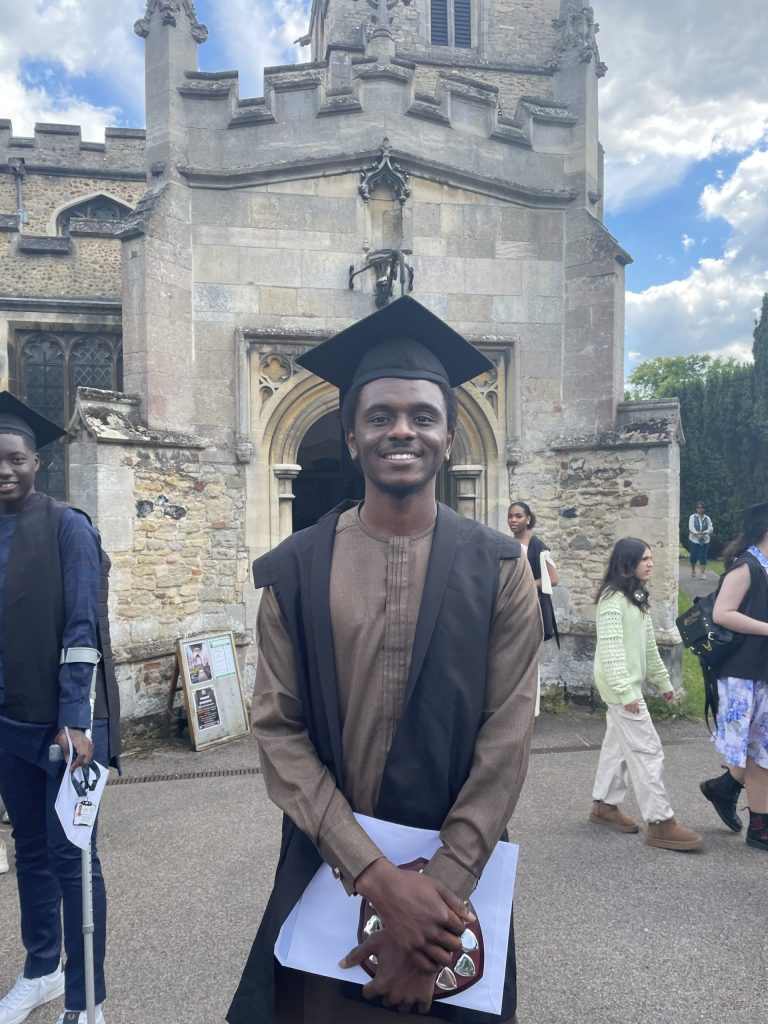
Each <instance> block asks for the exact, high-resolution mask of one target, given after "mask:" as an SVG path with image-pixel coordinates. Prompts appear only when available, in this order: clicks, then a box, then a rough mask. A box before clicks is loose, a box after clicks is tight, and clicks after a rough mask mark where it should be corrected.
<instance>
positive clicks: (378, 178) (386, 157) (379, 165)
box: [358, 0, 411, 206]
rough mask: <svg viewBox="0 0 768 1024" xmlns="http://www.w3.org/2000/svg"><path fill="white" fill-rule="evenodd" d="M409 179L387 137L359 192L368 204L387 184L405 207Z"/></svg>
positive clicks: (366, 171)
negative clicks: (379, 187) (393, 154)
mask: <svg viewBox="0 0 768 1024" xmlns="http://www.w3.org/2000/svg"><path fill="white" fill-rule="evenodd" d="M369 2H370V0H369ZM409 178H410V174H408V172H407V171H404V170H403V168H402V167H401V166H400V164H398V163H396V162H395V161H394V160H393V159H392V146H391V145H390V143H389V139H388V138H387V137H386V136H385V137H384V139H383V140H382V143H381V152H380V155H379V159H378V160H377V161H376V163H374V164H372V166H371V167H369V168H368V169H367V170H363V171H360V185H359V186H358V192H359V193H360V195H361V196H362V197H363V199H364V200H365V202H366V203H367V202H368V200H369V199H370V198H371V193H372V192H373V191H374V190H375V189H376V188H378V186H379V185H382V184H385V185H388V186H389V187H390V188H391V189H392V191H393V192H394V194H395V197H396V198H397V201H398V202H399V203H400V205H401V206H405V204H406V202H407V201H408V199H409V198H410V195H411V190H410V188H408V179H409Z"/></svg>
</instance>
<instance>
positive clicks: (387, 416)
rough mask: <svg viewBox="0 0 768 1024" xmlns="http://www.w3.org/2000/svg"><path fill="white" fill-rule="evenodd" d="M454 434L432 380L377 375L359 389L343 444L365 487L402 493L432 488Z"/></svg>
mask: <svg viewBox="0 0 768 1024" xmlns="http://www.w3.org/2000/svg"><path fill="white" fill-rule="evenodd" d="M453 437H454V431H452V430H449V429H448V421H447V418H446V408H445V399H444V398H443V394H442V392H441V390H440V388H439V387H438V386H437V384H434V383H433V382H432V381H428V380H400V379H399V378H394V377H382V378H380V379H379V380H373V381H371V382H370V383H369V384H366V385H365V387H364V388H363V389H362V391H361V392H360V397H359V399H358V403H357V410H356V412H355V421H354V427H353V429H352V430H348V431H347V445H348V446H349V451H350V454H351V456H352V458H353V459H355V460H356V461H357V463H358V465H359V466H360V468H361V470H362V471H363V475H364V476H365V482H366V489H367V488H368V487H373V488H375V489H377V490H379V491H381V492H383V493H385V494H393V495H397V496H405V495H408V494H416V493H418V492H420V491H423V490H426V489H430V488H431V489H432V490H433V491H434V479H435V477H436V476H437V474H438V473H439V472H440V468H441V466H442V465H443V463H444V462H445V458H446V456H447V455H448V454H450V451H451V445H452V444H453Z"/></svg>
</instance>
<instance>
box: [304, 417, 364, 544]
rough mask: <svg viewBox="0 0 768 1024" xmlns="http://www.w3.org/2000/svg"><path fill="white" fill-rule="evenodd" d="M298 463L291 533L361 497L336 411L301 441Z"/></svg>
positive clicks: (360, 489)
mask: <svg viewBox="0 0 768 1024" xmlns="http://www.w3.org/2000/svg"><path fill="white" fill-rule="evenodd" d="M296 461H297V463H298V465H300V466H301V473H299V475H298V476H297V477H296V480H295V481H294V484H293V494H294V501H293V530H294V533H295V532H296V530H303V529H304V528H305V527H307V526H312V524H313V523H316V522H317V520H318V519H319V518H320V516H322V515H325V513H326V512H328V511H329V510H330V509H332V508H333V507H334V505H338V504H339V502H340V501H344V499H345V498H354V499H356V500H357V499H359V498H362V496H363V478H362V476H361V475H360V474H359V473H358V472H357V471H356V470H355V469H354V467H353V466H352V463H351V461H350V459H349V455H348V454H347V450H346V446H345V445H343V443H342V436H341V420H340V418H339V413H338V410H333V411H332V412H327V413H325V415H324V416H321V417H320V419H319V420H316V421H315V422H314V423H313V424H312V426H311V427H310V428H309V430H308V431H307V432H306V434H305V435H304V437H303V438H302V441H301V444H300V445H299V453H298V457H297V460H296Z"/></svg>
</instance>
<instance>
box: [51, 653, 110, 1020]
mask: <svg viewBox="0 0 768 1024" xmlns="http://www.w3.org/2000/svg"><path fill="white" fill-rule="evenodd" d="M100 661H101V652H100V651H97V650H96V648H94V647H69V648H67V649H66V650H63V651H62V652H61V658H60V664H62V665H64V664H65V663H66V664H72V663H73V662H87V663H88V664H90V665H93V673H92V675H91V692H90V695H89V702H90V705H91V728H90V729H86V730H85V735H86V736H87V737H88V739H90V738H91V732H92V729H93V711H94V707H95V705H96V671H97V668H98V664H99V662H100ZM63 757H64V754H63V752H62V749H61V747H60V746H59V745H58V743H53V744H51V746H50V747H49V749H48V759H49V760H50V761H61V760H62V759H63ZM82 772H83V778H84V780H85V782H86V785H87V783H88V774H87V773H88V766H87V765H86V766H85V768H83V769H82ZM91 842H92V841H91ZM91 842H89V843H88V844H87V845H86V847H85V849H84V850H81V851H80V875H81V885H82V891H83V966H84V967H85V1016H86V1020H87V1022H88V1024H96V972H95V968H94V961H93V932H94V924H93V860H92V854H91Z"/></svg>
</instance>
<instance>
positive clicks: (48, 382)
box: [12, 331, 123, 500]
mask: <svg viewBox="0 0 768 1024" xmlns="http://www.w3.org/2000/svg"><path fill="white" fill-rule="evenodd" d="M15 342H16V345H15V360H14V361H15V364H16V365H15V369H16V374H15V380H16V387H15V388H12V390H14V391H15V393H17V394H18V395H19V397H20V398H22V399H23V400H24V401H25V402H27V403H28V404H29V405H30V406H31V407H32V408H33V409H34V410H35V411H36V412H39V413H40V414H41V415H42V416H46V417H47V418H48V419H50V420H53V422H54V423H58V424H60V425H61V426H62V427H64V426H66V425H67V423H68V422H69V420H70V418H71V416H72V413H73V412H74V408H75V396H76V393H77V389H78V388H79V387H89V388H99V389H101V390H103V391H119V390H120V389H121V388H122V386H123V362H122V358H123V357H122V344H121V339H120V337H119V335H112V334H83V333H75V332H74V331H20V332H19V333H18V334H17V336H16V339H15ZM65 443H66V439H64V440H63V441H62V442H55V443H54V444H52V445H49V446H48V447H47V448H45V449H43V451H42V453H41V459H40V470H39V471H38V474H37V479H36V482H35V487H36V488H37V490H39V491H43V492H44V493H45V494H50V495H51V497H53V498H59V499H60V500H63V499H66V497H67V474H66V453H65V448H64V445H65Z"/></svg>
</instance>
